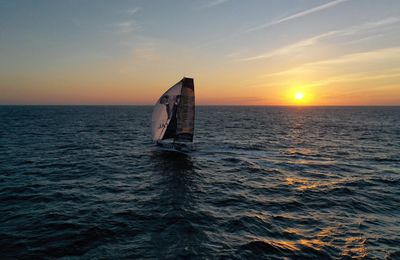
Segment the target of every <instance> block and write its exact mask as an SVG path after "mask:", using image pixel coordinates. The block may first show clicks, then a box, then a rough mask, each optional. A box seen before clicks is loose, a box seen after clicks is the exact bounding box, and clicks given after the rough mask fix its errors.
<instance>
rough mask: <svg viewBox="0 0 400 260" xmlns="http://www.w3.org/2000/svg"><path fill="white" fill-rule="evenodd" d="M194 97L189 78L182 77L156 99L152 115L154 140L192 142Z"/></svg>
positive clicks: (191, 82)
mask: <svg viewBox="0 0 400 260" xmlns="http://www.w3.org/2000/svg"><path fill="white" fill-rule="evenodd" d="M194 114H195V98H194V83H193V79H191V78H183V79H182V80H181V81H179V82H178V83H176V84H175V85H174V86H172V87H171V88H170V89H168V90H167V91H166V92H165V93H164V94H163V95H162V96H161V97H160V98H159V99H158V101H157V103H156V104H155V106H154V110H153V115H152V133H153V140H154V141H155V142H158V141H161V140H166V139H172V140H173V142H192V141H193V134H194Z"/></svg>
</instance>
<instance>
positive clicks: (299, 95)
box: [294, 92, 304, 100]
mask: <svg viewBox="0 0 400 260" xmlns="http://www.w3.org/2000/svg"><path fill="white" fill-rule="evenodd" d="M294 98H295V99H296V100H302V99H303V98H304V93H303V92H296V93H295V94H294Z"/></svg>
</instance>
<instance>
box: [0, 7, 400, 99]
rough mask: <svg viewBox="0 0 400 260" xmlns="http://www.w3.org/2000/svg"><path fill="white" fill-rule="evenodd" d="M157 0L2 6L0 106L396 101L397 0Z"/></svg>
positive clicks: (399, 91) (399, 71) (399, 68)
mask: <svg viewBox="0 0 400 260" xmlns="http://www.w3.org/2000/svg"><path fill="white" fill-rule="evenodd" d="M175 2H176V3H175ZM163 3H164V2H152V3H149V1H133V2H132V1H119V2H118V3H116V2H114V3H111V2H108V1H98V2H96V5H94V2H91V1H86V2H81V1H70V2H65V3H55V2H53V1H39V2H38V3H37V4H33V3H26V2H18V3H7V2H6V3H2V8H0V24H2V27H1V28H0V36H1V35H4V36H7V37H2V38H1V41H2V44H0V104H124V105H143V104H146V105H147V104H149V105H150V104H153V103H154V102H155V101H156V100H157V99H158V97H159V96H160V95H161V94H162V93H163V92H164V91H165V90H166V89H167V88H169V87H170V86H172V85H173V84H174V83H176V82H177V81H179V80H180V79H181V78H182V77H183V76H187V77H193V78H194V79H195V88H196V101H197V104H200V105H212V104H215V105H400V45H399V43H400V36H399V35H400V34H399V33H398V31H399V30H400V16H399V15H398V11H397V10H399V8H400V2H398V1H383V2H378V1H372V2H369V5H370V8H368V10H367V9H365V8H364V9H363V8H362V6H363V5H364V4H363V3H362V2H360V1H347V0H336V1H322V0H321V1H315V2H306V3H303V4H302V3H300V2H298V3H297V2H296V3H294V2H290V3H289V2H286V1H282V2H279V3H271V2H268V1H254V2H249V3H243V2H241V1H229V0H227V1H217V0H209V1H208V0H207V1H203V2H189V1H188V2H185V3H184V4H182V2H179V3H178V2H177V1H175V0H171V2H170V3H169V5H164V4H163ZM37 5H38V6H37ZM94 6H96V8H93V7H94ZM78 7H79V10H80V12H76V10H77V8H78ZM237 10H241V12H240V19H239V18H238V17H237ZM355 10H357V12H355ZM178 14H179V16H178ZM177 17H179V19H178V18H177ZM222 17H224V18H222ZM339 18H340V19H339ZM182 21H184V22H182ZM296 92H302V93H303V94H304V98H303V99H301V100H296V99H295V98H294V95H295V93H296Z"/></svg>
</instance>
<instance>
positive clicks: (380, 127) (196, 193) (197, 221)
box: [0, 106, 400, 259]
mask: <svg viewBox="0 0 400 260" xmlns="http://www.w3.org/2000/svg"><path fill="white" fill-rule="evenodd" d="M151 112H152V107H151V106H2V107H0V256H1V257H0V258H1V259H16V258H18V259H53V258H63V259H81V258H82V259H138V258H146V259H153V258H158V259H160V258H161V259H181V258H185V259H193V258H194V259H199V258H200V259H219V258H227V259H282V258H284V257H286V258H293V259H299V258H308V259H330V258H332V259H346V258H355V259H363V258H379V259H382V258H388V259H400V107H223V106H214V107H212V106H210V107H208V106H205V107H201V106H200V107H197V109H196V124H195V128H196V129H195V151H193V152H192V153H191V154H189V155H182V154H175V153H171V152H165V151H160V150H159V149H157V147H155V146H154V145H153V144H152V140H151V128H150V124H151Z"/></svg>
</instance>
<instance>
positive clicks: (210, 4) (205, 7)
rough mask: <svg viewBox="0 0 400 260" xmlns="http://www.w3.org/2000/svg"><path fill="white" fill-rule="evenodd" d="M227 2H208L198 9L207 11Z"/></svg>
mask: <svg viewBox="0 0 400 260" xmlns="http://www.w3.org/2000/svg"><path fill="white" fill-rule="evenodd" d="M228 1H229V0H211V1H208V2H207V3H206V4H204V5H203V6H201V7H200V9H207V8H211V7H214V6H217V5H221V4H223V3H226V2H228Z"/></svg>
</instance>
